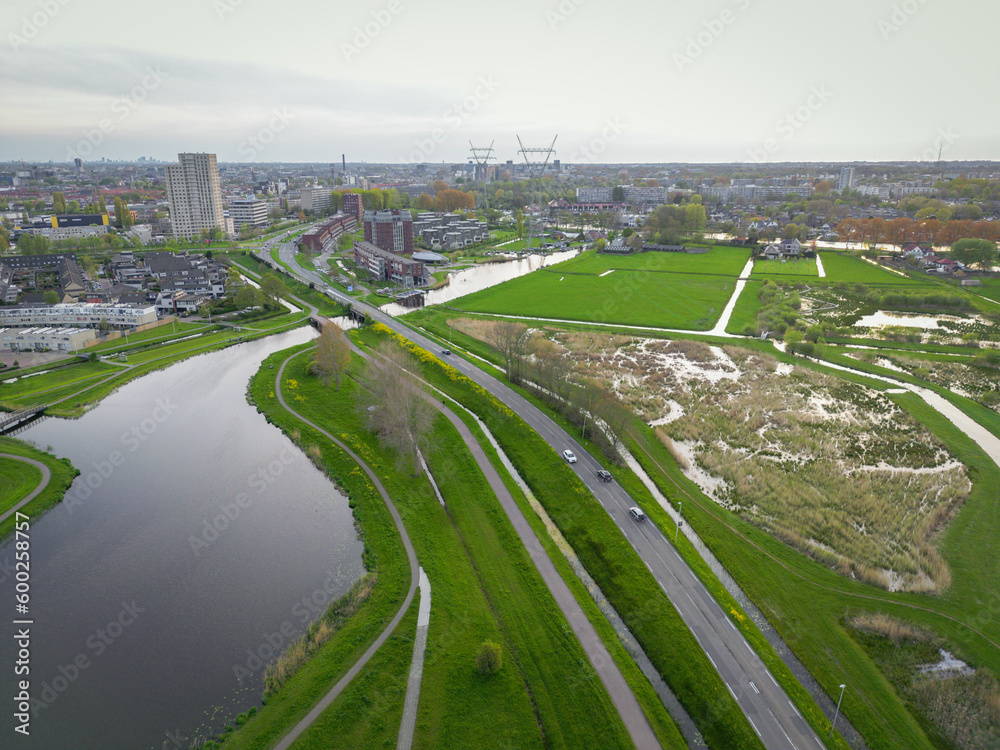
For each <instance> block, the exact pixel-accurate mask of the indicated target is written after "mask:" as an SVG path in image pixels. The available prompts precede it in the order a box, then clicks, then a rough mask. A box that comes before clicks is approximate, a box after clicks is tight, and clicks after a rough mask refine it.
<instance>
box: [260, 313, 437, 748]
mask: <svg viewBox="0 0 1000 750" xmlns="http://www.w3.org/2000/svg"><path fill="white" fill-rule="evenodd" d="M314 314H315V312H314ZM294 356H296V355H295V354H293V355H291V356H290V357H288V358H287V359H286V360H285V361H284V362H282V363H281V367H279V368H278V373H277V375H275V377H274V393H275V395H276V396H277V397H278V403H279V404H281V406H282V407H283V408H284V409H285V410H286V411H287V412H288V413H289V414H291V415H292V416H293V417H295V418H296V419H297V420H299V421H300V422H302V423H303V424H305V425H308V426H309V427H311V428H313V429H314V430H316V431H317V432H319V433H320V434H321V435H323V436H325V437H326V438H327V439H329V440H330V441H331V442H333V443H334V444H335V445H336V446H337V447H338V448H340V449H341V450H342V451H344V452H345V453H346V454H347V455H349V456H350V457H351V459H352V460H353V461H354V462H355V463H357V465H358V466H360V467H361V468H362V469H364V471H365V473H366V474H367V475H368V478H369V479H371V481H372V484H374V485H375V488H376V489H377V490H378V491H379V494H380V495H381V496H382V499H383V500H384V501H385V505H386V507H387V508H388V509H389V512H390V513H391V514H392V521H393V523H395V524H396V530H397V531H398V532H399V536H400V537H401V538H402V540H403V547H404V548H405V549H406V557H407V558H408V559H409V561H410V590H409V591H407V592H406V599H404V600H403V604H402V606H401V607H400V608H399V611H398V612H397V613H396V615H395V617H393V618H392V621H391V622H390V623H389V624H388V625H387V626H386V627H385V629H384V630H383V631H382V633H381V634H380V635H379V637H378V638H376V639H375V642H374V643H372V645H371V646H369V647H368V650H367V651H365V653H364V654H362V656H361V658H360V659H358V661H357V662H355V664H354V665H353V666H352V667H351V668H350V669H348V670H347V673H346V674H344V676H343V677H341V678H340V680H339V681H338V682H337V684H336V685H334V686H333V687H332V688H331V689H330V691H329V692H328V693H327V694H326V695H324V696H323V697H322V698H321V699H320V700H319V702H318V703H316V705H315V706H313V707H312V710H310V711H309V713H307V714H306V715H305V716H304V717H303V718H302V720H301V721H299V723H298V724H296V725H295V726H294V727H292V729H291V730H290V731H289V732H288V734H286V735H285V736H284V737H282V738H281V741H280V742H278V744H277V745H275V746H274V750H288V748H289V747H291V745H292V743H293V742H295V740H296V739H298V737H299V735H300V734H302V732H304V731H305V730H306V729H308V728H309V725H310V724H312V723H313V722H314V721H316V719H317V718H318V717H319V715H320V714H322V713H323V712H324V711H325V710H326V709H327V707H328V706H329V705H330V704H331V703H333V701H334V700H336V698H337V696H338V695H340V693H341V692H342V691H343V689H344V688H345V687H347V685H348V684H349V683H350V682H351V680H353V679H354V677H355V676H356V675H357V674H358V672H360V671H361V670H362V668H364V666H365V665H366V664H367V663H368V661H369V660H370V659H371V658H372V657H373V656H374V655H375V653H376V652H377V651H378V650H379V649H380V648H381V647H382V644H383V643H385V642H386V640H387V639H388V638H389V636H390V635H391V634H392V631H394V630H395V629H396V626H397V625H399V621H400V620H402V619H403V615H404V614H406V610H407V609H409V608H410V603H411V602H412V601H413V596H414V594H415V593H416V591H417V585H418V583H419V581H420V566H419V565H417V555H416V553H415V552H414V551H413V544H412V542H410V537H409V536H408V535H407V533H406V529H405V528H404V527H403V520H402V519H401V518H400V517H399V512H398V511H397V510H396V506H395V505H394V504H393V502H392V500H391V499H390V498H389V493H388V492H386V491H385V487H384V486H382V482H380V481H379V478H378V477H377V476H376V475H375V472H374V471H372V469H371V467H370V466H368V464H366V463H365V462H364V460H362V458H361V457H360V456H359V455H357V454H356V453H355V452H354V451H352V450H351V449H350V448H348V447H347V446H346V445H344V444H343V443H342V442H341V441H340V440H338V439H337V438H335V437H334V436H333V435H331V434H330V433H329V432H327V431H326V430H324V429H323V428H322V427H320V426H319V425H316V424H314V423H313V422H310V421H309V420H308V419H306V418H305V417H303V416H302V415H301V414H299V413H298V412H296V411H295V410H294V409H292V407H291V406H289V405H288V404H287V403H286V402H285V398H284V396H282V395H281V376H282V375H283V374H284V372H285V365H287V364H288V362H289V360H291V359H292V357H294Z"/></svg>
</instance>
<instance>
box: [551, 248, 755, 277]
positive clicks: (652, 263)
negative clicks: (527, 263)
mask: <svg viewBox="0 0 1000 750" xmlns="http://www.w3.org/2000/svg"><path fill="white" fill-rule="evenodd" d="M749 258H750V251H749V250H744V249H742V248H734V247H719V246H713V247H712V248H710V249H709V251H708V252H707V253H703V254H695V253H661V252H649V253H636V254H635V255H611V254H609V253H598V252H597V251H596V250H588V251H586V252H583V253H580V254H579V255H578V256H576V257H575V258H572V259H570V260H567V261H566V262H564V263H560V264H559V265H558V266H553V269H558V270H559V271H561V272H563V273H586V274H600V273H604V272H605V271H607V270H609V269H612V268H615V269H622V270H630V271H651V272H660V271H662V272H670V273H685V274H697V275H714V274H718V275H720V276H733V277H736V276H739V275H740V271H742V270H743V267H744V266H746V263H747V260H748V259H749Z"/></svg>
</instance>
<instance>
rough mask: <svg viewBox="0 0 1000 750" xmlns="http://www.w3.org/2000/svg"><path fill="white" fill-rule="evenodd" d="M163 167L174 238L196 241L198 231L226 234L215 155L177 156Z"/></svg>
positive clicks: (199, 232)
mask: <svg viewBox="0 0 1000 750" xmlns="http://www.w3.org/2000/svg"><path fill="white" fill-rule="evenodd" d="M177 160H178V162H179V163H178V164H168V165H167V167H166V183H167V200H169V201H170V223H171V226H172V227H173V232H174V237H177V238H178V239H191V238H192V237H198V236H199V235H200V234H201V230H202V229H212V228H213V227H218V228H219V229H221V230H222V231H223V232H225V231H226V223H225V218H224V216H223V207H222V188H221V186H220V184H219V164H218V161H217V160H216V158H215V154H178V155H177Z"/></svg>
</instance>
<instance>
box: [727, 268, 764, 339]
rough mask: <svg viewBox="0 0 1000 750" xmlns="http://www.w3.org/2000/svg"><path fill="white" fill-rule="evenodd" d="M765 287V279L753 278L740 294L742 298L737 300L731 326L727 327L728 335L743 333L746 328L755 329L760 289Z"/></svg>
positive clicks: (730, 320)
mask: <svg viewBox="0 0 1000 750" xmlns="http://www.w3.org/2000/svg"><path fill="white" fill-rule="evenodd" d="M763 285H764V280H763V279H753V278H751V279H750V280H749V281H747V283H746V286H744V287H743V291H742V292H741V293H740V298H739V299H738V300H736V307H734V308H733V314H732V315H731V316H730V317H729V324H728V325H727V326H726V332H727V333H736V334H740V333H743V329H744V328H745V327H746V326H750V327H753V326H754V325H755V323H756V321H757V311H758V310H759V309H760V288H761V287H762V286H763Z"/></svg>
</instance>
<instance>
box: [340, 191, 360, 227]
mask: <svg viewBox="0 0 1000 750" xmlns="http://www.w3.org/2000/svg"><path fill="white" fill-rule="evenodd" d="M341 211H342V212H343V213H345V214H347V215H348V216H353V217H354V218H355V219H357V220H358V221H361V219H362V218H363V216H364V211H365V203H364V200H362V198H361V194H360V193H344V203H343V208H341Z"/></svg>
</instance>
